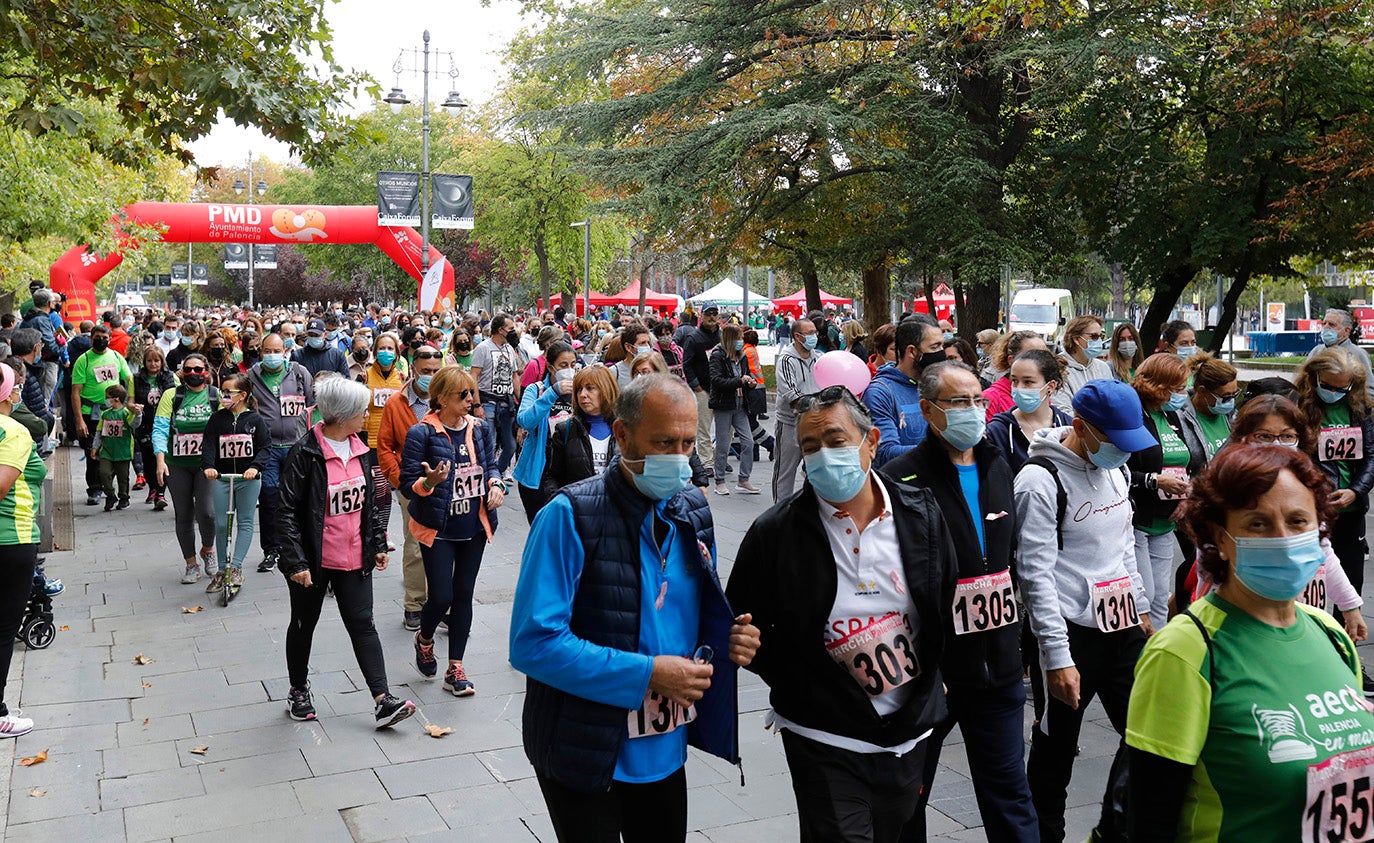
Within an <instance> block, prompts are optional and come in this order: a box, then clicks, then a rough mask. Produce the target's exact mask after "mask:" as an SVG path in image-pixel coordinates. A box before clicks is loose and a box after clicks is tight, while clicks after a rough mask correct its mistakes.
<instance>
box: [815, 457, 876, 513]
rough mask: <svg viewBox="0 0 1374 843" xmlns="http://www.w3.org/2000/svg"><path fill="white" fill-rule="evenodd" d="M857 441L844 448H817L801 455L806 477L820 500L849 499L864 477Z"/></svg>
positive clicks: (866, 477) (866, 478)
mask: <svg viewBox="0 0 1374 843" xmlns="http://www.w3.org/2000/svg"><path fill="white" fill-rule="evenodd" d="M859 451H860V449H859V446H858V445H852V446H849V447H847V448H821V449H820V450H818V451H816V452H815V453H814V454H807V455H806V456H804V457H802V462H804V463H805V464H806V479H807V480H809V481H810V482H811V487H812V488H814V489H815V490H816V494H817V495H820V498H821V500H824V501H830V502H831V503H844V502H845V501H848V500H853V499H854V496H855V495H857V494H859V490H861V489H862V488H863V487H864V483H865V482H866V481H867V480H868V472H867V471H865V470H864V467H863V459H862V457H861V455H860V453H859Z"/></svg>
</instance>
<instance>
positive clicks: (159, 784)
mask: <svg viewBox="0 0 1374 843" xmlns="http://www.w3.org/2000/svg"><path fill="white" fill-rule="evenodd" d="M205 793H206V790H205V786H204V784H202V782H201V778H200V776H198V775H196V771H195V770H187V769H184V768H181V767H173V768H172V769H169V770H157V771H155V772H151V773H137V774H135V775H132V776H125V777H123V778H106V779H102V780H101V782H100V807H101V809H102V810H108V809H110V808H129V807H132V806H134V805H147V804H148V803H150V802H166V801H167V800H169V799H186V798H189V797H192V796H204V795H205Z"/></svg>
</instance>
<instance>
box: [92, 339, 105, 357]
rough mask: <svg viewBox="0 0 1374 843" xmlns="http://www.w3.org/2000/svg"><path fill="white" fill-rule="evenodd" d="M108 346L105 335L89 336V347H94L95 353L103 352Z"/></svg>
mask: <svg viewBox="0 0 1374 843" xmlns="http://www.w3.org/2000/svg"><path fill="white" fill-rule="evenodd" d="M109 347H110V341H109V339H107V338H105V337H91V348H93V349H95V351H96V352H97V353H100V352H103V351H104V350H105V349H107V348H109Z"/></svg>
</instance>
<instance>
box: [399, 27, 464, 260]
mask: <svg viewBox="0 0 1374 843" xmlns="http://www.w3.org/2000/svg"><path fill="white" fill-rule="evenodd" d="M424 42H425V46H424V50H423V53H424V64H423V66H422V70H421V76H422V79H423V81H422V82H421V86H420V87H421V92H422V97H421V102H420V207H421V211H420V273H421V275H424V274H426V273H428V272H429V194H430V183H429V30H428V29H426V30H425V33H424ZM435 53H436V54H437V53H438V51H437V50H436V51H435ZM404 55H405V50H402V51H401V55H399V56H397V57H396V64H395V65H393V66H392V68H391V69H392V71H393V72H395V74H396V75H397V77H399V76H400V75H401V73H403V72H404V71H405V64H404V63H403V62H402V61H401V58H402V56H404ZM448 63H449V69H448V75H449V78H450V79H452V80H453V88H452V90H450V91H449V93H448V98H447V99H445V100H444V101H443V103H441V104H440V106H439V107H440V108H442V109H444V110H445V111H447V112H448V113H449V115H450V116H453V117H457V116H458V115H459V114H460V113H461V112H462V110H463V109H465V108H467V107H468V104H467V103H466V102H464V101H463V98H462V97H460V96H459V95H458V90H457V88H458V66H457V65H455V64H454V63H453V53H449V54H448ZM382 102H384V103H386V104H387V105H390V106H391V112H392V113H393V114H400V113H401V108H402V107H403V106H407V105H410V100H409V99H407V98H406V95H405V93H404V92H403V91H402V90H401V86H400V84H399V80H398V84H397V85H395V86H394V87H392V89H391V93H389V94H387V95H386V96H385V97H383V98H382Z"/></svg>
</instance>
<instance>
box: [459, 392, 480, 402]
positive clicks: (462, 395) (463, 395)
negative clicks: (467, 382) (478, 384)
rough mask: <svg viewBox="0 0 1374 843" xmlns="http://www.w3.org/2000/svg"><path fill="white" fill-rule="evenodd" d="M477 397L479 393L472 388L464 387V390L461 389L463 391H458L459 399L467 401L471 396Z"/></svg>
mask: <svg viewBox="0 0 1374 843" xmlns="http://www.w3.org/2000/svg"><path fill="white" fill-rule="evenodd" d="M476 397H477V393H476V392H474V391H473V390H471V389H464V390H463V391H461V392H459V393H458V400H459V401H467V400H468V399H470V398H476Z"/></svg>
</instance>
